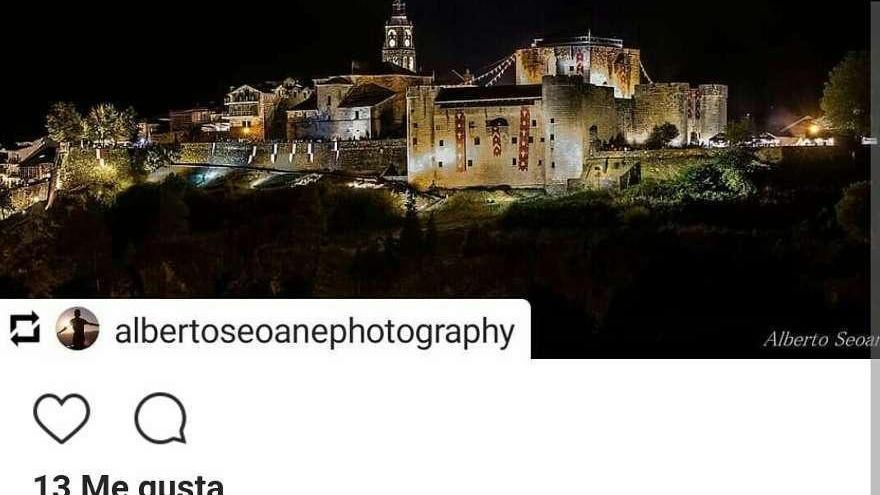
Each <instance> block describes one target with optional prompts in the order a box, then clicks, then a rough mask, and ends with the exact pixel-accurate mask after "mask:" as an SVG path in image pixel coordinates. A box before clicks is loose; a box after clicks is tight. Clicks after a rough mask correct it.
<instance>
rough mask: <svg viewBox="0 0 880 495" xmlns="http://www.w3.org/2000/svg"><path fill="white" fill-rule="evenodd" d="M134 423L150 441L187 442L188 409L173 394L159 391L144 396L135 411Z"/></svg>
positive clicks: (156, 442) (139, 431) (157, 443)
mask: <svg viewBox="0 0 880 495" xmlns="http://www.w3.org/2000/svg"><path fill="white" fill-rule="evenodd" d="M134 425H135V427H136V428H137V431H138V433H140V435H141V436H142V437H144V440H146V441H148V442H150V443H154V444H156V445H165V444H169V443H172V442H177V443H186V435H185V434H184V430H185V429H186V409H184V407H183V403H181V402H180V400H179V399H178V398H177V397H175V396H173V395H171V394H167V393H164V392H158V393H155V394H150V395H148V396H146V397H144V399H143V400H142V401H141V402H140V404H138V406H137V409H135V411H134Z"/></svg>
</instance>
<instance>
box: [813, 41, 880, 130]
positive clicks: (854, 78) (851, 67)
mask: <svg viewBox="0 0 880 495" xmlns="http://www.w3.org/2000/svg"><path fill="white" fill-rule="evenodd" d="M869 70H870V69H869V65H868V54H867V53H866V52H850V53H848V54H847V55H846V56H845V57H844V58H843V60H842V61H841V62H840V63H839V64H837V66H836V67H834V69H832V70H831V73H830V74H829V75H828V82H826V83H825V91H824V93H823V95H822V102H821V106H822V111H823V112H825V117H826V118H827V119H828V120H829V122H830V123H831V125H832V127H833V128H834V129H836V130H837V131H840V132H843V133H846V134H851V135H854V136H866V135H868V134H869V133H870V132H871V115H870V109H871V107H870V105H871V104H870V83H869V82H868V81H869Z"/></svg>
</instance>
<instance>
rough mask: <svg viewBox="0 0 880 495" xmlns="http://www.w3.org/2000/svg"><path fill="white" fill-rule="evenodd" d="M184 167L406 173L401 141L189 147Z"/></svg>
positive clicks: (183, 155) (182, 160) (184, 150)
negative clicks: (212, 166) (240, 167)
mask: <svg viewBox="0 0 880 495" xmlns="http://www.w3.org/2000/svg"><path fill="white" fill-rule="evenodd" d="M178 163H181V164H193V165H195V164H205V165H222V166H249V167H257V168H265V169H268V170H281V171H290V172H309V171H323V172H338V173H342V174H350V175H357V176H378V175H382V174H383V173H385V172H386V171H389V172H391V173H390V175H402V174H405V173H406V146H405V143H404V141H403V140H401V139H387V140H373V141H339V142H297V143H279V144H244V143H187V144H182V145H181V150H180V159H179V160H178Z"/></svg>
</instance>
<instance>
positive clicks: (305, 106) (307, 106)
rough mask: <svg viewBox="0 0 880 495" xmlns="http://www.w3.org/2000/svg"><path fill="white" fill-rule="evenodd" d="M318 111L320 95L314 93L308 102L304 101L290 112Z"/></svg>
mask: <svg viewBox="0 0 880 495" xmlns="http://www.w3.org/2000/svg"><path fill="white" fill-rule="evenodd" d="M317 109H318V95H317V94H316V93H312V96H309V97H308V99H307V100H305V101H303V102H302V103H300V104H299V105H296V106H294V107H293V108H291V109H290V110H293V111H308V110H317Z"/></svg>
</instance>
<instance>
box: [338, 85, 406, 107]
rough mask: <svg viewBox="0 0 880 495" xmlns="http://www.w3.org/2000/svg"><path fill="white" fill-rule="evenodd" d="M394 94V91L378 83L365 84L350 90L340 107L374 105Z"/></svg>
mask: <svg viewBox="0 0 880 495" xmlns="http://www.w3.org/2000/svg"><path fill="white" fill-rule="evenodd" d="M394 95H395V93H394V91H391V90H390V89H388V88H383V87H382V86H379V85H378V84H364V85H363V86H358V87H356V88H354V89H352V90H351V91H349V93H348V94H347V95H345V98H344V99H343V100H342V103H340V104H339V108H359V107H372V106H376V105H378V104H379V103H382V102H383V101H385V100H387V99H389V98H391V97H393V96H394Z"/></svg>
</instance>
